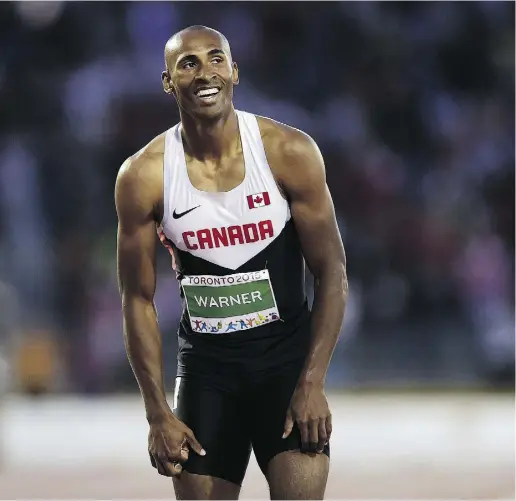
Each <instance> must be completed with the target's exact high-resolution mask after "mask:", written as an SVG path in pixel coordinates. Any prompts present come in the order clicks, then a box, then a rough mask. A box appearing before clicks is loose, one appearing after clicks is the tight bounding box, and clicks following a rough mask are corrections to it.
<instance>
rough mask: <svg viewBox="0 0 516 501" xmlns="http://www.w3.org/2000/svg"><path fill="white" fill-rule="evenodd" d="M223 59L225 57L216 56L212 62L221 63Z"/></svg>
mask: <svg viewBox="0 0 516 501" xmlns="http://www.w3.org/2000/svg"><path fill="white" fill-rule="evenodd" d="M222 61H223V59H222V58H221V57H220V56H216V57H214V58H213V59H212V62H213V63H216V64H218V63H221V62H222Z"/></svg>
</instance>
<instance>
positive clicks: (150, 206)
mask: <svg viewBox="0 0 516 501" xmlns="http://www.w3.org/2000/svg"><path fill="white" fill-rule="evenodd" d="M164 151H165V133H163V134H160V135H159V136H156V137H155V138H154V139H153V140H152V141H150V142H149V143H148V144H147V145H145V146H144V147H143V148H142V149H141V150H139V151H137V152H136V153H135V154H134V155H131V156H130V157H129V158H127V159H126V160H125V161H124V163H123V164H122V166H121V167H120V169H119V171H118V175H117V179H116V184H115V202H116V206H117V211H118V212H119V215H120V212H121V211H122V210H124V211H125V212H129V211H130V212H133V213H134V212H135V211H148V210H152V211H154V210H158V209H159V206H160V205H161V204H162V199H163V158H164ZM126 209H127V210H126Z"/></svg>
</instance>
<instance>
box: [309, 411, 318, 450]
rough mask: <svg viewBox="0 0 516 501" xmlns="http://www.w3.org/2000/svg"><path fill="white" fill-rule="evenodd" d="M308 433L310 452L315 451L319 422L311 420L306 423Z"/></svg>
mask: <svg viewBox="0 0 516 501" xmlns="http://www.w3.org/2000/svg"><path fill="white" fill-rule="evenodd" d="M308 433H309V434H310V450H311V451H314V452H315V451H316V450H317V443H318V442H319V420H318V419H312V420H310V422H309V423H308Z"/></svg>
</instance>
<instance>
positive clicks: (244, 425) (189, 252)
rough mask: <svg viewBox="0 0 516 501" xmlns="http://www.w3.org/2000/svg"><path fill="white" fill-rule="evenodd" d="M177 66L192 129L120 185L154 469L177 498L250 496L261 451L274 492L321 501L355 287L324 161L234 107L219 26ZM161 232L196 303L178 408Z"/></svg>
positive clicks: (158, 145)
mask: <svg viewBox="0 0 516 501" xmlns="http://www.w3.org/2000/svg"><path fill="white" fill-rule="evenodd" d="M165 62H166V69H165V71H164V72H163V74H162V81H163V87H164V90H165V92H166V93H167V94H169V95H172V96H174V97H175V99H176V101H177V103H178V106H179V110H180V116H181V122H180V123H179V124H178V125H176V126H175V127H173V128H171V129H169V130H168V131H166V132H165V133H163V134H161V135H160V136H158V137H156V138H155V139H153V140H152V141H151V142H150V143H149V144H148V145H147V146H145V147H144V148H143V149H142V150H140V151H139V152H138V153H136V154H135V155H134V156H132V157H131V158H129V159H128V160H126V162H125V163H124V165H123V166H122V168H121V169H120V172H119V175H118V178H117V182H116V188H115V199H116V207H117V213H118V218H119V226H118V273H119V284H120V291H121V296H122V305H123V317H124V332H125V341H126V348H127V353H128V358H129V361H130V363H131V366H132V368H133V371H134V374H135V376H136V379H137V381H138V384H139V386H140V389H141V393H142V396H143V399H144V403H145V408H146V414H147V419H148V422H149V427H150V430H149V454H150V460H151V463H152V465H153V466H154V467H155V468H156V469H157V470H158V472H159V473H160V474H162V475H166V476H171V477H173V481H174V488H175V493H176V497H177V498H178V499H238V496H239V492H240V486H241V484H242V480H243V478H244V475H245V471H246V468H247V464H248V460H249V456H250V452H251V448H253V449H254V453H255V456H256V458H257V461H258V464H259V465H260V468H261V469H262V471H263V473H264V475H265V476H266V478H267V481H268V484H269V488H270V496H271V499H322V498H323V496H324V491H325V487H326V481H327V477H328V468H329V445H328V443H329V439H330V435H331V415H330V411H329V408H328V403H327V400H326V396H325V394H324V382H325V376H326V372H327V369H328V365H329V363H330V359H331V356H332V353H333V350H334V347H335V344H336V342H337V338H338V334H339V332H340V329H341V325H342V320H343V315H344V310H345V303H346V296H347V278H346V261H345V254H344V249H343V245H342V241H341V238H340V235H339V232H338V229H337V225H336V221H335V214H334V208H333V203H332V200H331V197H330V194H329V191H328V188H327V185H326V181H325V171H324V164H323V160H322V158H321V154H320V152H319V149H318V148H317V146H316V144H315V143H314V141H313V140H312V139H311V138H310V137H308V136H307V135H306V134H304V133H302V132H300V131H299V130H296V129H294V128H291V127H288V126H286V125H283V124H281V123H278V122H275V121H273V120H270V119H267V118H263V117H256V116H254V115H251V114H249V113H244V112H241V111H237V110H235V109H234V107H233V103H232V97H233V86H234V85H237V84H238V68H237V65H236V63H234V62H233V61H232V58H231V51H230V47H229V44H228V41H227V40H226V38H225V37H224V36H223V35H221V34H220V33H218V32H217V31H214V30H212V29H209V28H206V27H203V26H193V27H190V28H187V29H185V30H183V31H181V32H179V33H177V34H176V35H174V36H173V37H172V38H171V39H170V40H169V41H168V42H167V44H166V47H165ZM156 229H157V230H158V233H159V236H160V239H161V241H162V243H163V244H164V245H165V246H166V247H167V248H168V249H169V250H170V252H171V254H172V257H173V266H174V268H175V270H176V273H177V277H178V280H179V281H180V284H181V296H182V300H183V303H184V310H183V315H182V318H181V323H180V327H179V333H178V334H179V351H178V369H177V379H176V388H175V394H174V405H173V407H172V409H171V408H170V407H169V405H168V403H167V401H166V396H165V389H164V383H163V374H162V352H161V341H160V333H159V327H158V320H157V313H156V310H155V307H154V292H155V284H156V266H155V251H156V241H157V238H156ZM303 258H304V259H303ZM305 260H306V263H307V265H308V267H309V269H310V270H311V272H312V273H313V274H314V277H315V279H316V289H315V298H314V304H313V307H312V311H311V312H310V311H309V308H308V305H307V300H306V294H305V290H304V261H305Z"/></svg>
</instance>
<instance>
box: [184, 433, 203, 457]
mask: <svg viewBox="0 0 516 501" xmlns="http://www.w3.org/2000/svg"><path fill="white" fill-rule="evenodd" d="M186 440H187V441H188V444H189V445H190V447H191V448H192V449H193V450H194V451H195V452H196V453H197V454H199V456H206V451H205V450H204V449H203V448H202V446H201V444H200V443H199V442H198V441H197V439H196V438H195V435H194V434H193V433H189V434H188V435H186Z"/></svg>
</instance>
